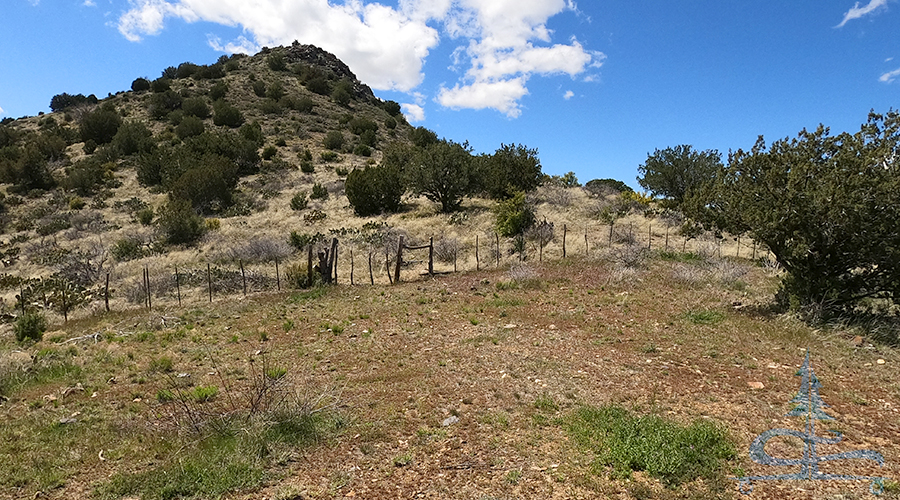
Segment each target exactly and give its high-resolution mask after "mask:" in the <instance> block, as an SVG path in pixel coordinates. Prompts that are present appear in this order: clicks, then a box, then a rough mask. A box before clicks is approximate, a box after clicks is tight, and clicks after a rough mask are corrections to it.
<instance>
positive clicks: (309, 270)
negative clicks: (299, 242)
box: [306, 243, 313, 286]
mask: <svg viewBox="0 0 900 500" xmlns="http://www.w3.org/2000/svg"><path fill="white" fill-rule="evenodd" d="M312 247H313V246H312V243H310V244H309V247H308V251H307V254H306V284H307V286H312V284H313V267H312V254H313V248H312Z"/></svg>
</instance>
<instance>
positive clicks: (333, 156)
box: [319, 151, 341, 163]
mask: <svg viewBox="0 0 900 500" xmlns="http://www.w3.org/2000/svg"><path fill="white" fill-rule="evenodd" d="M319 158H321V159H322V161H324V162H325V163H331V162H335V161H338V160H339V159H340V158H341V156H340V155H339V154H337V153H335V152H334V151H322V152H321V153H319Z"/></svg>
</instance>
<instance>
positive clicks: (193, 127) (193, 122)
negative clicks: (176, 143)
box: [175, 116, 206, 140]
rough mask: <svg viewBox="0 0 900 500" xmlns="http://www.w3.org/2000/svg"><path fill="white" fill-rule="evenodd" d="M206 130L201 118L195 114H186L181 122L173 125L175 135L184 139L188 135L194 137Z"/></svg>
mask: <svg viewBox="0 0 900 500" xmlns="http://www.w3.org/2000/svg"><path fill="white" fill-rule="evenodd" d="M205 131H206V125H204V124H203V120H201V119H200V118H197V117H196V116H186V117H184V119H183V120H181V123H179V124H178V126H177V127H175V135H177V136H178V138H179V139H181V140H184V139H187V138H188V137H195V136H198V135H200V134H202V133H203V132H205Z"/></svg>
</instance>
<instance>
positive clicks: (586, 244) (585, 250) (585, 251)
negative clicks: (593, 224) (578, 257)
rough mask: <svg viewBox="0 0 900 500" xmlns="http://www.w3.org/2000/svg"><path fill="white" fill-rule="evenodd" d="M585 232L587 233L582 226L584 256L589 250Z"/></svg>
mask: <svg viewBox="0 0 900 500" xmlns="http://www.w3.org/2000/svg"><path fill="white" fill-rule="evenodd" d="M587 233H588V230H587V228H584V256H585V257H587V256H588V252H590V248H588V237H587Z"/></svg>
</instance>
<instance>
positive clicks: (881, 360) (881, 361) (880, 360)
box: [876, 359, 885, 365]
mask: <svg viewBox="0 0 900 500" xmlns="http://www.w3.org/2000/svg"><path fill="white" fill-rule="evenodd" d="M876 363H878V364H879V365H883V364H884V363H885V361H884V360H883V359H879V360H878V361H876Z"/></svg>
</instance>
